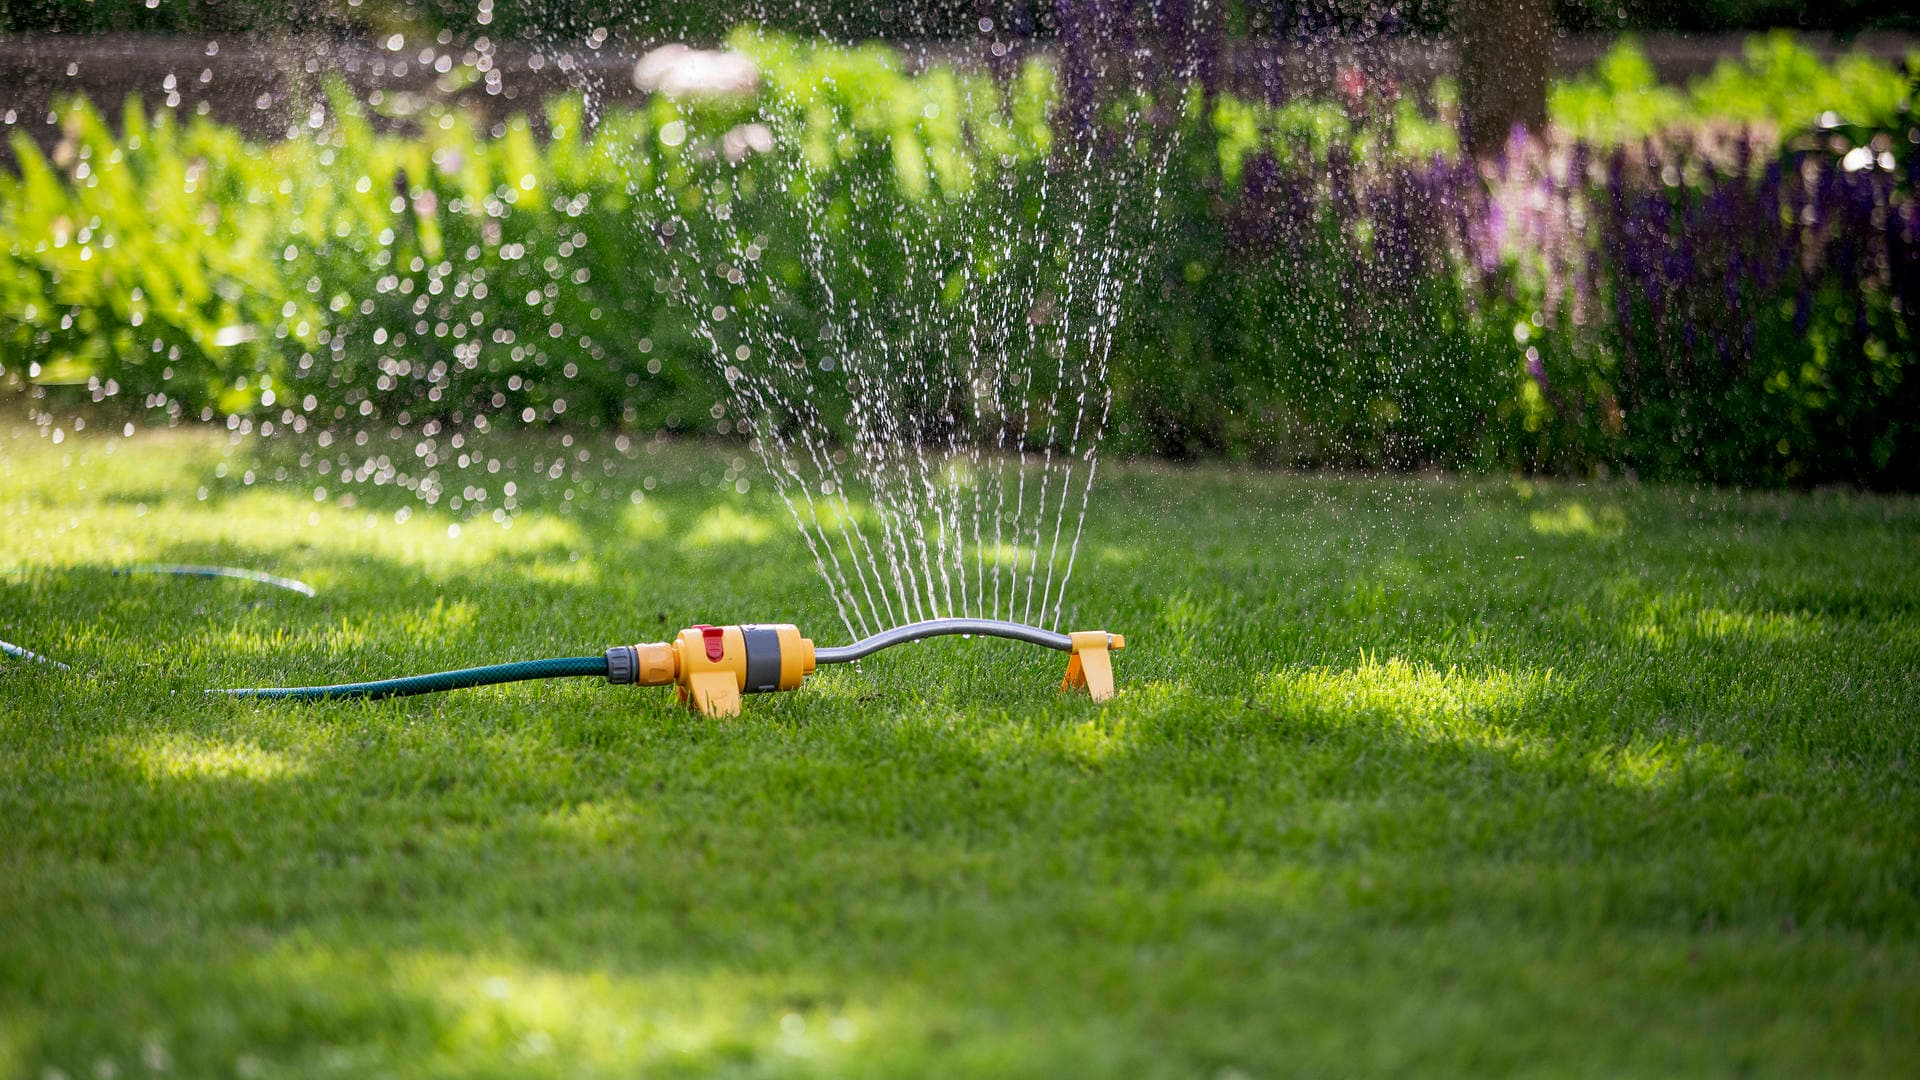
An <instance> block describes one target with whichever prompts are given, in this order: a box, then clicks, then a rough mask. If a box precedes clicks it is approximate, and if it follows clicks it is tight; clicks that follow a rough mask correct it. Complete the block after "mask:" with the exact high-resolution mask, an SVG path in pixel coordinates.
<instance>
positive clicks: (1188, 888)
mask: <svg viewBox="0 0 1920 1080" xmlns="http://www.w3.org/2000/svg"><path fill="white" fill-rule="evenodd" d="M582 445H586V443H584V442H583V444H582ZM522 449H523V451H524V453H522V455H521V457H522V458H523V459H525V460H532V459H534V458H538V457H540V456H541V455H542V454H548V455H549V456H551V455H556V454H558V453H559V452H560V451H559V450H558V449H555V448H554V447H553V446H552V445H549V444H548V443H546V442H542V441H539V440H532V439H529V440H527V441H525V443H524V445H523V447H522ZM567 452H568V453H569V454H572V453H573V450H572V448H568V451H567ZM262 454H263V451H262V450H260V449H257V448H255V449H249V448H246V447H242V448H241V449H239V450H236V451H229V449H228V446H227V439H226V437H225V435H224V433H217V434H214V433H199V432H174V433H160V434H152V435H137V436H135V437H133V438H130V439H129V438H122V437H120V436H119V435H118V434H115V435H113V436H111V437H104V436H102V437H96V436H95V435H94V434H93V431H92V430H91V429H89V430H88V431H86V432H84V433H82V434H80V435H78V436H73V437H69V438H67V439H66V440H65V441H64V442H62V443H60V444H58V445H56V444H54V443H53V442H52V441H50V440H49V439H47V438H44V437H42V436H41V435H39V434H38V433H36V432H34V431H32V430H31V429H24V428H19V429H4V428H0V568H6V569H7V570H8V571H9V572H8V574H7V575H6V576H5V577H4V578H0V638H4V639H5V640H7V641H11V642H14V643H15V644H18V645H23V646H26V647H28V648H31V649H34V650H37V651H39V652H43V653H45V654H47V655H49V656H53V657H56V658H59V659H61V660H65V661H67V662H68V663H70V664H72V665H73V668H74V670H73V671H72V672H71V673H61V672H59V671H56V670H54V669H52V668H48V667H44V666H38V665H31V664H25V663H21V662H18V661H12V660H4V659H0V1076H5V1077H15V1076H17V1077H32V1078H39V1077H53V1076H67V1077H72V1078H76V1080H78V1078H83V1077H99V1078H103V1080H111V1078H114V1077H119V1078H129V1077H136V1076H145V1075H149V1074H157V1073H169V1074H171V1075H175V1076H239V1077H271V1076H307V1075H320V1074H339V1075H348V1076H376V1075H395V1076H433V1075H501V1076H507V1075H513V1076H520V1075H553V1076H592V1075H632V1074H635V1073H650V1074H651V1073H662V1074H671V1073H700V1074H705V1073H712V1072H720V1073H729V1074H744V1075H788V1074H828V1075H847V1074H877V1075H898V1074H902V1073H939V1074H991V1075H1021V1074H1026V1075H1049V1076H1051V1075H1087V1074H1108V1075H1127V1076H1133V1075H1207V1076H1236V1075H1247V1076H1262V1075H1285V1074H1316V1075H1346V1074H1357V1073H1392V1072H1400V1073H1415V1074H1422V1073H1426V1074H1432V1073H1460V1072H1474V1073H1484V1072H1525V1073H1532V1074H1574V1075H1620V1074H1661V1075H1670V1074H1675V1073H1684V1074H1729V1073H1739V1074H1774V1075H1789V1076H1803V1075H1808V1074H1815V1073H1823V1074H1851V1075H1892V1074H1896V1073H1909V1074H1910V1073H1911V1072H1912V1071H1913V1070H1914V1069H1915V1068H1916V1067H1917V1066H1920V783H1916V780H1917V779H1920V776H1917V774H1920V501H1916V500H1914V499H1912V498H1888V497H1876V496H1868V495H1861V494H1853V493H1814V494H1741V493H1730V492H1725V491H1716V490H1704V489H1703V490H1692V489H1665V488H1651V487H1640V486H1633V485H1628V484H1620V483H1613V484H1573V483H1559V482H1547V483H1541V482H1532V483H1529V482H1524V481H1519V480H1515V479H1512V478H1506V477H1499V478H1484V479H1468V480H1456V479H1439V478H1431V477H1411V476H1392V477H1347V478H1341V477H1314V476H1294V475H1276V474H1263V473H1257V472H1248V471H1234V470H1228V469H1224V468H1216V467H1197V468H1192V469H1184V468H1175V467H1171V466H1166V465H1160V464H1132V465H1124V464H1120V465H1113V466H1112V467H1111V468H1110V469H1109V470H1107V471H1104V472H1103V475H1102V483H1101V485H1100V487H1099V489H1098V490H1097V491H1096V492H1095V494H1094V498H1093V509H1092V513H1091V516H1090V518H1089V521H1088V524H1087V532H1086V541H1085V543H1084V545H1083V546H1082V548H1081V551H1080V556H1079V563H1078V565H1077V566H1076V568H1075V572H1074V585H1073V590H1072V593H1071V595H1070V597H1069V602H1068V605H1067V607H1068V617H1067V618H1066V619H1065V620H1064V622H1065V623H1066V624H1070V626H1068V627H1067V628H1072V629H1080V628H1095V627H1104V628H1107V629H1111V630H1115V631H1119V632H1122V633H1124V634H1126V636H1127V639H1128V648H1127V649H1126V651H1125V652H1123V653H1121V654H1119V655H1118V658H1117V668H1118V678H1119V682H1120V685H1121V696H1120V697H1119V698H1118V699H1117V700H1116V701H1114V702H1112V703H1110V704H1107V705H1104V706H1099V705H1094V704H1092V703H1090V702H1089V701H1087V700H1086V699H1085V698H1084V697H1075V696H1067V695H1063V694H1061V693H1060V692H1059V690H1058V689H1057V686H1058V683H1059V679H1060V673H1061V669H1062V657H1061V656H1060V655H1059V654H1056V653H1051V652H1046V651H1042V650H1039V649H1034V648H1032V647H1025V646H1018V645H1014V644H1011V643H1001V642H985V641H972V640H960V639H943V640H940V641H936V642H929V643H925V644H921V645H917V646H912V647H909V648H904V649H898V650H894V651H892V652H889V653H885V654H882V655H881V656H879V657H876V658H874V659H872V660H869V661H867V662H866V663H865V664H864V665H863V666H862V667H861V668H860V669H858V670H855V669H852V668H845V667H843V668H832V669H825V670H823V672H822V673H821V674H820V675H819V676H817V677H816V678H814V679H813V680H810V682H809V685H808V686H807V687H806V688H805V689H803V690H802V691H801V692H798V693H792V694H784V695H770V696H764V697H758V698H750V699H748V702H747V708H746V711H745V712H744V714H743V715H742V716H740V717H739V718H738V719H734V720H725V721H715V720H707V719H703V718H701V717H698V716H695V715H691V714H689V713H687V712H685V711H683V710H682V709H681V708H679V707H678V706H676V705H675V703H674V701H673V697H672V695H671V693H669V692H666V691H662V690H653V689H633V688H625V687H611V686H608V685H606V684H605V683H603V682H601V681H599V680H590V679H576V680H562V681H555V682H546V683H529V684H522V685H518V686H510V687H493V688H487V689H481V690H469V691H461V692H456V693H452V694H445V695H440V696H433V697H423V698H411V699H402V700H395V701H388V702H374V703H364V702H347V703H329V704H321V705H294V704H263V703H250V702H245V701H234V700H226V699H209V698H207V697H205V696H203V695H202V694H201V690H202V689H203V688H206V687H212V686H236V685H239V686H245V685H274V684H287V683H296V684H297V683H313V682H327V681H347V680H353V679H362V678H377V677H383V676H388V675H401V674H414V673H420V672H426V671H435V670H442V669H446V668H452V667H462V666H468V665H471V664H476V663H486V662H494V661H504V660H515V659H529V658H535V657H541V656H556V655H580V654H587V653H597V652H600V651H601V650H603V649H604V648H605V647H606V646H608V645H610V644H614V643H618V642H629V641H635V640H654V639H658V638H661V637H664V636H666V635H668V634H670V633H672V632H673V631H674V630H676V629H678V628H679V627H681V626H683V625H687V624H690V623H694V622H714V623H720V622H734V621H779V620H791V621H795V622H798V623H799V624H800V625H801V626H802V627H803V629H805V630H807V631H808V632H809V633H810V634H812V635H813V636H814V637H815V638H816V639H817V640H819V641H820V642H821V643H822V644H837V643H840V642H841V641H842V639H843V638H844V637H845V631H844V630H843V629H841V628H840V625H839V621H838V618H837V617H836V616H835V614H834V609H833V605H832V603H831V600H830V599H829V597H828V594H827V593H826V591H825V590H824V588H823V587H822V585H821V584H820V582H819V579H818V578H817V577H816V575H815V573H814V570H813V564H812V560H811V558H810V557H809V556H808V555H807V553H806V549H805V548H804V546H803V545H802V544H801V543H800V541H799V539H798V537H797V534H795V533H794V531H793V530H792V528H791V526H790V524H789V522H788V519H787V516H786V511H785V509H784V507H783V506H782V505H781V504H780V503H779V501H778V500H777V499H776V498H775V497H774V496H773V495H772V493H771V492H770V491H769V490H768V488H767V485H766V484H764V483H761V482H759V481H760V476H759V473H758V471H757V466H750V467H747V468H745V470H744V472H737V473H732V474H729V469H730V468H732V467H733V466H734V464H735V461H736V459H739V458H745V457H747V456H748V455H746V453H745V451H744V450H743V449H741V448H739V447H736V446H702V445H692V444H681V445H672V444H669V445H665V446H644V447H634V448H633V449H632V450H631V452H630V453H629V454H627V455H619V454H611V453H609V452H607V451H606V450H605V448H604V446H603V447H601V449H600V450H599V451H596V452H595V453H594V454H593V455H592V456H591V459H590V461H589V462H588V463H586V464H584V465H578V466H577V470H578V472H579V473H580V474H581V476H582V477H583V478H584V479H583V481H582V482H579V483H573V482H569V481H568V480H565V479H563V480H559V481H553V482H551V483H543V484H541V485H539V486H537V487H535V486H532V485H528V487H530V488H531V490H522V491H521V492H520V500H521V502H522V512H521V514H520V515H519V517H518V518H517V519H515V520H514V522H513V525H512V527H511V528H502V527H500V526H499V525H498V524H495V523H494V522H492V521H489V520H487V519H486V518H484V517H482V518H479V519H477V520H467V521H465V522H464V523H460V524H461V527H460V528H459V529H458V530H457V535H452V534H453V533H454V532H455V531H456V530H453V529H450V526H452V525H454V524H456V523H458V522H457V519H456V517H455V516H453V515H449V514H447V513H445V512H444V511H442V510H439V509H436V508H432V507H427V506H424V505H420V504H417V503H416V502H415V501H414V500H413V499H412V498H411V497H410V496H408V495H406V494H405V493H396V492H394V491H393V490H392V489H390V488H372V487H354V488H351V489H344V488H340V487H339V485H337V484H326V486H328V487H329V488H332V489H334V490H332V491H330V492H329V493H328V495H327V497H326V498H325V499H324V500H316V498H315V495H314V491H313V489H314V487H315V486H316V480H315V478H314V477H312V476H311V475H306V476H302V475H300V474H299V473H298V471H297V470H295V471H293V472H290V473H289V474H288V476H289V478H288V479H285V480H280V481H276V480H274V479H273V477H274V475H275V474H276V470H277V469H278V468H281V467H283V466H282V465H276V464H275V462H276V461H283V460H284V459H286V458H289V457H291V456H292V455H293V454H294V451H293V450H291V449H283V448H278V447H276V446H271V445H270V446H268V447H267V448H266V450H265V451H264V455H265V456H264V457H262V456H261V455H262ZM609 463H610V464H609ZM249 469H253V470H254V472H255V475H254V478H253V482H252V483H247V482H246V472H247V470H249ZM740 475H744V476H746V477H747V478H748V479H750V480H752V481H754V482H755V483H754V484H753V486H752V489H751V490H750V491H747V492H745V493H741V492H739V491H738V490H737V486H736V484H735V483H734V481H735V480H736V479H737V478H738V476H740ZM649 480H650V481H651V482H652V486H651V488H650V489H649V488H648V487H647V484H648V481H649ZM320 482H321V483H325V481H324V480H322V481H320ZM588 485H591V490H588ZM568 487H573V488H575V492H574V497H572V498H571V499H569V498H567V497H566V494H565V491H566V489H567V488H568ZM202 489H205V490H204V492H203V491H202ZM636 489H638V490H641V491H642V492H643V493H644V495H643V498H642V499H641V501H639V502H637V503H636V502H634V501H633V500H632V499H631V498H630V496H629V493H630V492H632V491H634V490H636ZM347 490H351V491H352V493H353V496H354V498H353V499H352V500H347V499H344V498H342V497H341V496H342V494H343V492H344V491H347ZM496 498H497V496H496ZM349 501H351V502H352V504H353V505H347V503H348V502H349ZM405 508H411V509H412V513H411V515H410V516H408V517H407V520H406V521H405V522H404V523H396V521H395V517H396V515H397V514H398V512H399V511H401V510H402V509H405ZM160 560H165V561H190V562H210V563H225V564H232V565H238V566H246V567H252V568H255V569H260V570H267V571H270V572H273V573H278V574H285V575H289V576H293V577H298V578H302V579H305V580H307V581H310V582H312V583H313V584H314V585H315V586H316V587H317V588H318V590H319V593H318V596H316V597H314V598H312V599H307V598H303V597H300V596H297V595H294V594H291V593H287V592H282V591H278V590H272V589H265V588H261V587H258V586H250V585H246V584H242V583H237V582H222V581H200V580H172V579H164V578H151V577H120V576H113V575H109V574H106V573H103V572H101V571H100V570H98V569H94V568H96V567H99V566H102V565H120V564H126V563H134V562H146V561H160ZM63 568H69V569H63Z"/></svg>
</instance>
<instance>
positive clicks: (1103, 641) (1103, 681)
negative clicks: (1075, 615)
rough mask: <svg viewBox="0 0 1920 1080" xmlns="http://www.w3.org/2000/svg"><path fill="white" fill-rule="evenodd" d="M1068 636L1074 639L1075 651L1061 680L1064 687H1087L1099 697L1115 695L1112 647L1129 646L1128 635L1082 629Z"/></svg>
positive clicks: (1098, 699)
mask: <svg viewBox="0 0 1920 1080" xmlns="http://www.w3.org/2000/svg"><path fill="white" fill-rule="evenodd" d="M1067 637H1069V638H1071V639H1072V640H1073V654H1072V655H1071V656H1069V657H1068V658H1067V677H1066V678H1065V679H1062V680H1061V681H1060V689H1062V690H1075V689H1079V688H1080V687H1085V688H1086V691H1087V696H1088V697H1091V698H1092V699H1093V700H1095V701H1106V700H1107V699H1108V698H1111V697H1113V653H1112V652H1109V651H1108V650H1110V649H1111V650H1116V651H1117V650H1120V649H1124V648H1126V647H1127V639H1126V638H1124V637H1121V636H1120V635H1119V634H1109V633H1107V632H1106V631H1105V630H1081V631H1079V632H1077V633H1072V634H1068V635H1067Z"/></svg>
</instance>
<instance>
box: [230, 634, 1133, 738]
mask: <svg viewBox="0 0 1920 1080" xmlns="http://www.w3.org/2000/svg"><path fill="white" fill-rule="evenodd" d="M949 634H967V635H975V634H977V635H979V636H981V637H999V638H1008V639H1011V640H1014V641H1025V642H1029V643H1031V644H1034V645H1040V646H1043V647H1045V648H1049V649H1055V650H1058V651H1060V652H1064V653H1067V654H1069V655H1068V659H1067V674H1066V678H1065V679H1064V680H1062V682H1061V688H1062V689H1085V690H1086V691H1087V692H1088V694H1089V695H1090V696H1091V697H1092V698H1093V700H1095V701H1105V700H1107V699H1108V698H1110V697H1112V696H1113V661H1112V651H1113V650H1116V649H1120V648H1124V647H1125V646H1126V639H1125V638H1123V637H1121V636H1120V635H1119V634H1109V633H1107V632H1106V631H1105V630H1085V631H1081V632H1079V633H1074V634H1056V633H1054V632H1052V631H1050V630H1042V629H1041V628H1039V627H1037V626H1027V625H1026V624H1024V623H1015V622H1003V621H1001V620H999V619H932V620H929V621H926V622H917V623H911V624H909V625H906V626H900V627H895V628H894V629H891V630H886V631H882V632H881V633H878V634H875V635H873V636H872V637H869V638H866V639H864V640H861V641H856V642H854V643H853V644H851V645H847V646H843V647H841V648H837V649H835V648H828V649H816V648H815V647H814V644H813V642H812V640H810V639H808V638H805V637H802V636H801V635H800V630H799V628H798V627H796V626H794V625H792V624H791V623H779V624H771V625H769V624H754V623H745V624H741V625H738V626H707V625H705V624H701V625H697V626H690V627H688V628H686V629H685V630H682V631H680V633H679V634H678V635H676V636H675V637H674V639H673V640H672V641H656V642H650V643H647V644H642V645H616V646H614V647H613V648H611V649H608V650H607V653H606V656H605V657H604V658H603V657H597V656H577V657H567V658H559V659H553V660H529V661H523V662H520V663H514V664H495V665H492V666H490V667H479V668H466V669H464V670H461V671H448V672H442V673H439V674H436V675H415V676H411V677H408V678H403V679H386V680H383V681H380V682H365V683H348V684H345V685H340V686H301V687H286V688H262V689H250V690H214V691H210V693H216V694H229V695H232V696H235V697H251V698H269V699H277V700H294V701H316V700H324V699H331V698H382V697H401V696H405V695H410V694H431V693H438V692H440V691H442V690H457V689H460V688H462V687H468V686H486V685H490V684H493V683H503V682H519V681H522V680H526V679H549V678H559V677H564V676H576V675H603V676H605V677H606V680H607V681H608V682H610V683H616V684H628V685H636V686H676V687H677V688H678V690H679V695H680V699H681V700H682V701H685V702H686V703H687V704H688V706H689V707H691V708H693V709H694V710H696V711H698V712H700V713H701V714H702V715H705V716H734V715H737V714H738V713H739V712H740V699H741V696H742V695H744V694H758V693H770V692H773V691H776V690H794V689H797V688H798V687H799V686H800V684H801V682H802V681H803V680H805V679H806V677H807V676H808V675H811V674H813V672H814V670H815V668H816V667H817V666H818V665H820V664H845V663H850V662H852V661H855V660H859V659H861V658H862V657H867V656H872V655H873V654H874V653H877V652H879V651H880V650H882V649H886V648H891V647H892V646H895V645H901V644H905V643H906V642H909V641H918V640H920V639H922V638H930V637H942V636H945V635H949Z"/></svg>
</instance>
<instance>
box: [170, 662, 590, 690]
mask: <svg viewBox="0 0 1920 1080" xmlns="http://www.w3.org/2000/svg"><path fill="white" fill-rule="evenodd" d="M606 673H607V658H606V657H604V656H561V657H555V658H553V659H551V660H521V661H518V662H516V663H511V664H489V665H487V666H486V667H473V668H461V669H460V670H459V671H442V672H437V673H435V674H432V675H409V676H407V677H406V678H401V679H381V680H379V681H377V682H362V683H342V684H341V685H339V686H288V687H262V688H257V689H246V690H209V691H207V693H209V694H226V695H228V696H230V697H244V698H263V699H266V700H269V701H324V700H326V699H327V698H385V697H406V696H408V695H410V694H437V693H439V692H440V691H442V690H462V689H465V688H467V687H469V686H491V685H493V684H494V683H507V682H524V681H526V680H528V679H562V678H567V677H568V676H574V675H600V676H605V675H606Z"/></svg>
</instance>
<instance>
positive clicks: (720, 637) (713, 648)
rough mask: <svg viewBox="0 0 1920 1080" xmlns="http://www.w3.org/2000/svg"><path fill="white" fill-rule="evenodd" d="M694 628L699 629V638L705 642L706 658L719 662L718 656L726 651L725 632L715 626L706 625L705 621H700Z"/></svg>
mask: <svg viewBox="0 0 1920 1080" xmlns="http://www.w3.org/2000/svg"><path fill="white" fill-rule="evenodd" d="M694 629H695V630H698V631H700V636H701V638H703V639H705V641H706V643H707V659H709V660H711V661H713V662H714V663H716V664H717V663H719V662H720V657H721V656H723V655H725V654H726V651H727V642H726V636H727V632H726V631H725V630H722V629H720V628H719V627H717V626H708V625H707V624H706V623H701V624H699V625H698V626H695V627H694Z"/></svg>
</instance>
